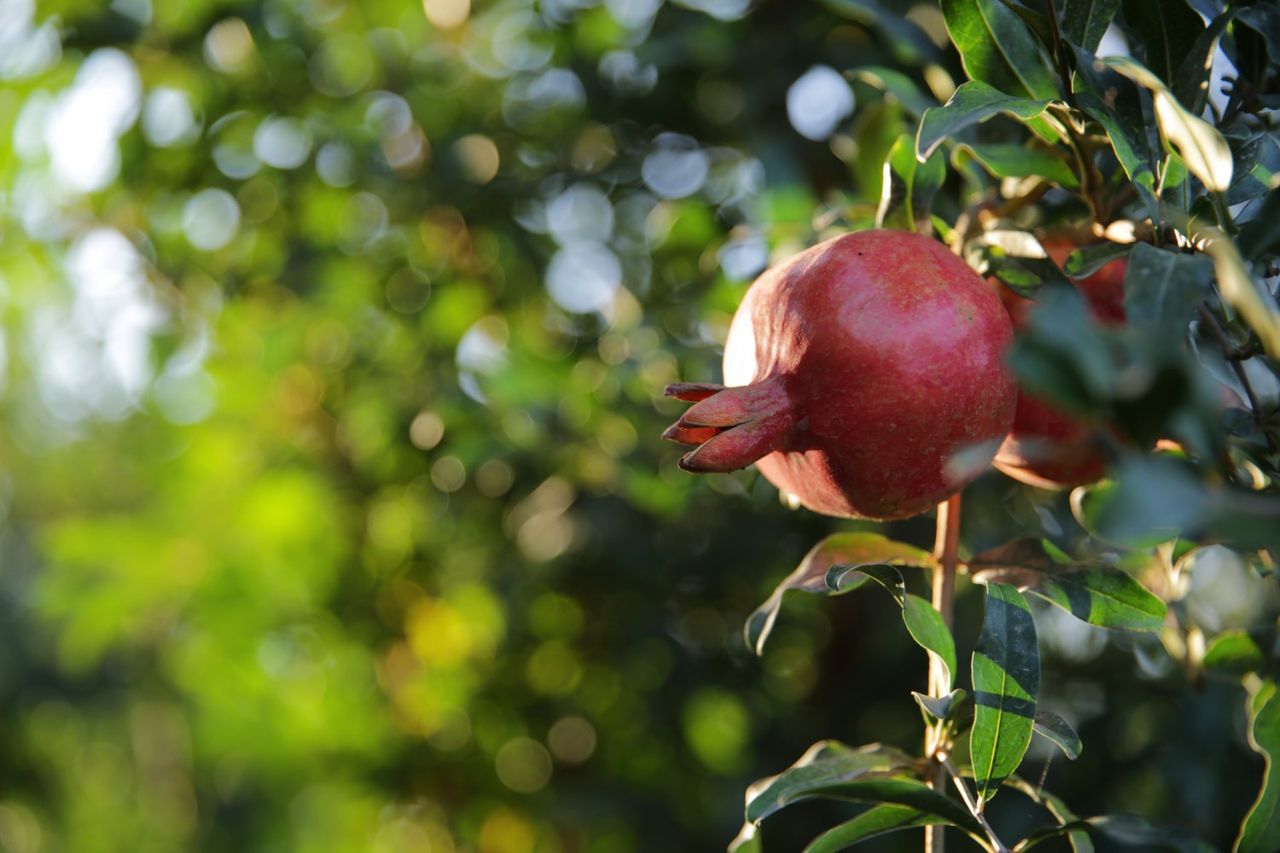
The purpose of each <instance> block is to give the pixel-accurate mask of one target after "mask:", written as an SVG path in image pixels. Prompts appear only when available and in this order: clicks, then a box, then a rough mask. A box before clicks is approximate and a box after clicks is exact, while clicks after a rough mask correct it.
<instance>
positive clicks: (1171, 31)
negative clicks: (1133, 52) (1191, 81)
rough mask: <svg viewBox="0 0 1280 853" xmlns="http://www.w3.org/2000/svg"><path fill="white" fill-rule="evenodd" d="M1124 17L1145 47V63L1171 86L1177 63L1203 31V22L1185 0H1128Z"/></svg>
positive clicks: (1186, 54) (1176, 71) (1126, 0)
mask: <svg viewBox="0 0 1280 853" xmlns="http://www.w3.org/2000/svg"><path fill="white" fill-rule="evenodd" d="M1124 19H1125V22H1126V23H1127V24H1128V25H1129V28H1130V30H1131V31H1133V32H1135V33H1137V35H1138V39H1139V40H1140V41H1141V42H1142V46H1143V48H1145V50H1146V57H1147V61H1146V65H1147V67H1148V68H1150V69H1151V70H1152V71H1154V72H1155V73H1156V75H1157V76H1159V78H1160V79H1161V80H1163V81H1164V82H1165V83H1166V84H1168V85H1170V86H1172V85H1173V84H1174V81H1175V80H1176V79H1177V76H1178V66H1179V64H1180V63H1181V62H1182V60H1183V59H1184V58H1185V57H1186V56H1188V55H1189V54H1190V53H1191V52H1192V49H1193V47H1194V46H1195V42H1196V39H1197V38H1198V37H1199V36H1200V34H1201V33H1203V32H1204V22H1203V21H1201V20H1200V16H1199V15H1197V14H1196V13H1195V12H1193V11H1192V10H1191V8H1190V7H1189V6H1187V4H1186V3H1185V2H1183V0H1160V2H1156V3H1153V2H1151V0H1125V2H1124Z"/></svg>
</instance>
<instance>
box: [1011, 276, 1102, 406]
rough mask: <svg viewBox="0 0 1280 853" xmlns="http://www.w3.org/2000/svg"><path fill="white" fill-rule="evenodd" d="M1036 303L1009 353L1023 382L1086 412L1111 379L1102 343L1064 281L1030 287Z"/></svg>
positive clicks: (1076, 294)
mask: <svg viewBox="0 0 1280 853" xmlns="http://www.w3.org/2000/svg"><path fill="white" fill-rule="evenodd" d="M1036 301H1037V305H1036V308H1035V309H1034V310H1033V311H1032V312H1031V315H1030V321H1029V323H1028V325H1027V327H1026V328H1025V330H1024V333H1023V335H1021V336H1020V337H1019V338H1018V339H1017V341H1016V342H1015V343H1014V347H1013V351H1012V353H1011V355H1010V362H1011V363H1012V365H1013V369H1014V371H1015V372H1016V373H1017V375H1018V379H1019V380H1020V382H1021V384H1022V385H1023V387H1025V388H1027V389H1028V390H1030V391H1031V392H1033V393H1034V394H1036V395H1037V396H1039V397H1043V398H1045V399H1046V400H1049V401H1050V402H1052V403H1054V404H1055V405H1057V406H1059V407H1060V408H1063V409H1065V410H1067V411H1070V412H1076V413H1079V414H1083V415H1088V414H1092V413H1093V412H1095V411H1097V410H1098V408H1099V406H1100V405H1104V403H1105V400H1107V399H1108V398H1109V397H1110V396H1111V393H1112V390H1111V389H1112V386H1113V383H1114V381H1115V371H1114V370H1113V367H1112V363H1111V359H1110V358H1109V357H1108V355H1107V352H1108V344H1107V341H1106V338H1105V336H1104V335H1103V333H1102V332H1101V331H1100V330H1099V329H1098V327H1097V325H1096V324H1095V323H1094V321H1093V319H1092V318H1091V317H1090V315H1089V312H1088V309H1087V308H1086V307H1085V304H1084V298H1083V297H1082V296H1081V295H1080V292H1079V291H1078V290H1077V289H1076V288H1074V287H1071V286H1070V285H1065V286H1061V287H1047V288H1043V289H1042V290H1040V291H1038V292H1037V293H1036Z"/></svg>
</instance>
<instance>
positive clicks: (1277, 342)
mask: <svg viewBox="0 0 1280 853" xmlns="http://www.w3.org/2000/svg"><path fill="white" fill-rule="evenodd" d="M1206 248H1207V249H1208V251H1209V254H1210V255H1211V256H1212V257H1213V267H1214V269H1215V270H1216V271H1217V274H1218V293H1220V294H1221V295H1222V298H1223V300H1224V301H1226V302H1227V303H1228V304H1229V305H1231V307H1232V308H1234V309H1236V310H1237V311H1239V312H1240V316H1241V317H1243V318H1244V321H1245V322H1246V323H1248V324H1249V328H1251V329H1253V331H1254V334H1256V335H1257V336H1258V340H1259V341H1261V342H1262V348H1263V349H1264V350H1266V352H1267V355H1269V356H1271V357H1272V358H1280V308H1277V307H1276V301H1275V299H1273V298H1272V297H1271V295H1270V294H1267V295H1266V296H1265V297H1264V296H1263V294H1262V292H1260V288H1259V287H1258V284H1257V283H1256V282H1255V281H1254V278H1253V273H1252V272H1251V271H1250V270H1249V267H1248V266H1247V265H1246V264H1245V262H1244V258H1242V257H1240V252H1239V250H1238V249H1236V245H1235V243H1234V242H1232V241H1231V239H1230V238H1229V237H1227V236H1226V235H1225V234H1221V233H1218V234H1216V235H1214V236H1213V237H1212V238H1211V239H1210V240H1208V241H1207V246H1206Z"/></svg>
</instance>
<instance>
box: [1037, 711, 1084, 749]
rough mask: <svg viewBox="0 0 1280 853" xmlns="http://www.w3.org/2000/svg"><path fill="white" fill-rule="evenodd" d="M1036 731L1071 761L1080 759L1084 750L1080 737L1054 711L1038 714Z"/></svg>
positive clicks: (1039, 712) (1038, 712)
mask: <svg viewBox="0 0 1280 853" xmlns="http://www.w3.org/2000/svg"><path fill="white" fill-rule="evenodd" d="M1034 730H1035V733H1036V734H1038V735H1040V736H1041V737H1043V738H1045V739H1047V740H1050V741H1052V742H1053V743H1054V744H1056V745H1057V747H1058V748H1059V749H1061V750H1062V754H1063V755H1065V756H1066V757H1067V758H1068V759H1069V760H1071V761H1075V760H1076V759H1077V758H1079V757H1080V751H1081V750H1083V749H1084V744H1083V743H1082V742H1081V740H1080V735H1078V734H1076V731H1075V729H1073V728H1071V724H1070V723H1068V722H1067V721H1066V720H1064V719H1062V718H1061V717H1059V716H1058V715H1057V714H1055V713H1053V712H1052V711H1044V710H1040V711H1037V712H1036V717H1035V726H1034Z"/></svg>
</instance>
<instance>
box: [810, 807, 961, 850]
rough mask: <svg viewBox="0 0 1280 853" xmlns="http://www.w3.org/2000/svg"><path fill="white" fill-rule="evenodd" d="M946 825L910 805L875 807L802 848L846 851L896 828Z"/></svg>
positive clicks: (941, 818) (936, 817)
mask: <svg viewBox="0 0 1280 853" xmlns="http://www.w3.org/2000/svg"><path fill="white" fill-rule="evenodd" d="M945 823H949V821H947V820H946V819H945V818H943V817H940V816H939V815H936V814H929V813H928V812H922V811H920V810H919V809H914V808H912V807H910V806H893V805H885V806H874V807H872V808H870V809H867V810H866V811H865V812H863V813H862V814H860V815H858V816H857V817H855V818H854V819H852V820H847V821H845V822H844V823H842V824H840V825H839V826H835V827H832V828H831V829H828V830H827V831H826V832H824V833H822V834H821V835H819V836H818V837H817V838H815V839H813V841H811V842H810V843H809V846H808V847H805V848H804V853H836V851H837V850H846V849H848V848H850V847H852V846H853V845H855V844H857V843H858V842H860V841H866V840H867V839H868V838H875V837H876V836H877V835H884V834H885V833H888V832H894V831H896V830H899V829H909V828H911V827H914V826H934V825H937V824H945Z"/></svg>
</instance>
